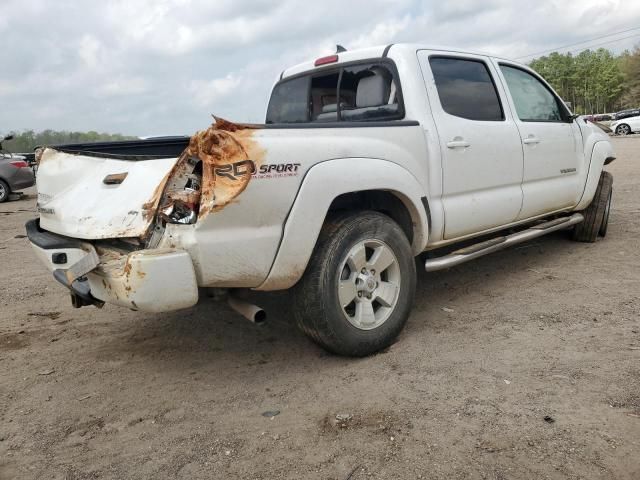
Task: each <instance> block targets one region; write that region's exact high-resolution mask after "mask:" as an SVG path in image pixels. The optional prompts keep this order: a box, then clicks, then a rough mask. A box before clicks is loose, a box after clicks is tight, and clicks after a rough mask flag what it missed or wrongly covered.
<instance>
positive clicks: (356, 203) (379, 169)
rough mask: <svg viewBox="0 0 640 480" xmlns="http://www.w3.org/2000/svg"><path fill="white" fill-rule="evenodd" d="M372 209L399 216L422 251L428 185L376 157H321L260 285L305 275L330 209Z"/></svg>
mask: <svg viewBox="0 0 640 480" xmlns="http://www.w3.org/2000/svg"><path fill="white" fill-rule="evenodd" d="M348 209H349V210H353V209H362V210H374V211H378V212H381V213H384V214H386V215H388V216H389V217H391V218H392V219H393V220H395V221H396V222H397V223H398V224H399V225H400V227H401V228H402V230H403V231H404V232H405V234H406V235H407V238H408V239H409V242H410V244H411V248H412V252H413V254H414V255H418V254H419V253H420V252H422V251H423V250H424V248H425V247H426V244H427V240H428V230H429V225H428V224H429V213H428V203H427V198H426V195H425V192H424V188H423V187H422V185H421V184H420V182H418V180H417V179H416V178H415V177H414V176H413V175H412V174H411V173H410V172H409V171H408V170H406V169H405V168H404V167H402V166H400V165H398V164H395V163H393V162H390V161H387V160H381V159H372V158H344V159H337V160H329V161H326V162H321V163H319V164H317V165H315V166H314V167H312V168H311V169H309V171H308V172H307V174H306V176H305V178H304V179H303V181H302V184H301V186H300V189H299V191H298V194H297V196H296V199H295V201H294V203H293V206H292V208H291V211H290V212H289V215H288V217H287V219H286V221H285V225H284V229H283V235H282V239H281V242H280V245H279V248H278V251H277V253H276V256H275V259H274V262H273V264H272V266H271V269H270V271H269V274H268V276H267V278H266V279H265V281H264V282H263V283H262V284H261V285H260V286H259V287H257V288H256V289H257V290H282V289H287V288H290V287H292V286H293V285H295V283H296V282H297V281H298V280H299V279H300V277H302V275H303V273H304V271H305V269H306V266H307V263H308V261H309V258H310V257H311V254H312V252H313V249H314V248H315V245H316V241H317V239H318V235H319V233H320V230H321V228H322V226H323V224H324V222H325V221H326V219H327V216H328V215H331V213H332V212H338V211H341V210H343V211H345V210H348Z"/></svg>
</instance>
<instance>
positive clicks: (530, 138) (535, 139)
mask: <svg viewBox="0 0 640 480" xmlns="http://www.w3.org/2000/svg"><path fill="white" fill-rule="evenodd" d="M522 143H524V144H526V145H531V144H536V143H540V139H539V138H538V137H536V136H535V135H529V136H528V137H527V138H525V139H524V140H522Z"/></svg>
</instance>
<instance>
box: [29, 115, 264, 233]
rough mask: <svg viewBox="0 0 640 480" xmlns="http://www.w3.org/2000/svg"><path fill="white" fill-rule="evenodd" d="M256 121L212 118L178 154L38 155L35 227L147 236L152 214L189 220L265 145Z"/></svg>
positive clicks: (232, 195) (243, 173) (247, 173)
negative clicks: (258, 136)
mask: <svg viewBox="0 0 640 480" xmlns="http://www.w3.org/2000/svg"><path fill="white" fill-rule="evenodd" d="M255 128H256V126H252V125H243V124H234V123H232V122H228V121H226V120H223V119H218V118H216V122H215V123H214V124H213V125H211V126H210V127H209V128H207V129H206V130H203V131H200V132H197V133H196V134H195V135H193V136H192V137H191V139H190V142H189V145H188V147H187V148H186V149H185V150H184V151H183V152H182V154H181V155H180V156H179V157H178V158H171V159H165V158H158V159H151V160H136V161H133V160H130V159H118V158H111V157H96V156H95V155H91V156H86V155H82V154H76V153H65V152H60V151H56V150H55V149H52V148H47V149H45V150H44V151H43V152H42V154H41V155H39V163H40V166H39V172H38V187H39V196H38V208H39V211H40V213H41V225H42V227H43V228H45V229H46V230H50V231H53V232H56V233H60V234H63V235H68V236H72V237H75V238H83V239H106V238H122V237H138V238H140V239H142V240H147V239H148V238H149V236H150V230H151V227H152V226H153V225H154V224H155V219H156V214H158V212H159V211H160V218H161V219H162V220H163V221H170V222H175V223H194V222H195V221H196V219H200V218H203V217H204V216H206V215H208V214H210V213H212V212H216V211H219V210H220V209H222V208H224V207H225V206H226V205H228V204H229V203H230V202H232V201H234V199H236V198H237V197H238V195H240V194H241V193H242V192H243V191H244V190H245V188H246V187H247V185H248V184H249V182H250V181H251V178H252V174H253V173H254V172H255V169H256V168H257V166H259V165H260V163H261V162H262V159H263V158H264V155H265V151H264V149H262V148H261V147H260V145H259V144H258V142H256V141H255V140H254V139H253V138H252V137H253V133H254V131H255Z"/></svg>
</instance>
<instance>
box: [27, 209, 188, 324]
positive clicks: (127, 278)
mask: <svg viewBox="0 0 640 480" xmlns="http://www.w3.org/2000/svg"><path fill="white" fill-rule="evenodd" d="M26 229H27V236H28V237H29V241H30V242H31V246H32V247H33V250H34V251H35V253H36V255H37V256H38V258H40V260H41V261H42V262H43V263H44V264H45V266H46V267H47V268H48V269H49V270H50V271H51V272H53V273H54V278H56V280H58V281H59V282H60V283H61V284H63V285H65V286H66V287H67V288H68V289H69V290H70V291H71V293H72V298H76V297H79V298H80V299H81V300H84V302H81V303H80V305H76V302H75V301H74V305H75V306H81V305H89V304H96V305H100V304H101V303H103V302H104V303H112V304H115V305H120V306H123V307H128V308H132V309H134V310H141V311H146V312H166V311H171V310H179V309H182V308H187V307H190V306H192V305H194V304H195V303H197V301H198V284H197V280H196V275H195V272H194V268H193V263H192V261H191V257H190V255H189V254H188V253H187V252H186V251H184V250H181V249H176V248H166V249H150V250H137V251H134V252H130V253H122V252H118V251H116V250H111V249H109V250H106V249H100V248H98V249H96V248H95V247H94V246H93V245H92V244H91V243H89V242H84V241H80V240H77V239H73V238H68V237H64V236H61V235H57V234H54V233H51V232H48V231H45V230H42V229H40V227H39V224H38V221H37V220H31V221H30V222H28V223H27V225H26ZM96 255H97V257H96ZM88 257H94V258H97V259H98V260H97V261H96V263H95V264H91V263H88V268H90V270H89V271H88V272H87V273H85V274H83V275H82V277H81V278H79V279H77V280H74V279H73V275H70V274H69V273H68V272H70V271H73V268H74V266H77V265H79V262H84V263H85V264H87V262H88V260H89V258H88ZM76 300H77V298H76ZM93 300H95V301H93Z"/></svg>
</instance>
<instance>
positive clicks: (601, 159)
mask: <svg viewBox="0 0 640 480" xmlns="http://www.w3.org/2000/svg"><path fill="white" fill-rule="evenodd" d="M611 157H615V154H614V152H613V147H612V146H611V143H610V142H608V141H605V140H600V141H598V142H595V143H594V144H593V149H592V150H591V160H590V161H589V173H588V174H587V181H586V182H585V186H584V191H583V192H582V197H581V198H580V201H579V202H578V204H577V205H576V206H575V208H574V210H578V211H579V210H584V209H585V208H587V207H588V206H589V204H590V203H591V201H592V200H593V196H594V195H595V193H596V189H597V188H598V181H599V180H600V173H601V172H602V169H603V167H604V164H605V161H606V160H607V159H608V158H611Z"/></svg>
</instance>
